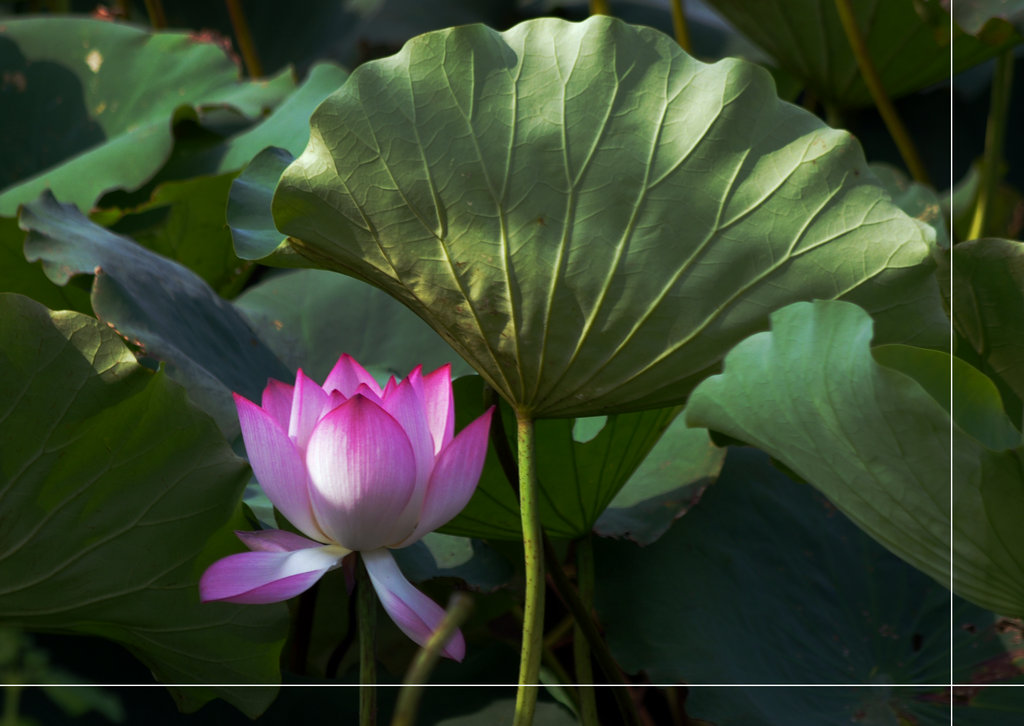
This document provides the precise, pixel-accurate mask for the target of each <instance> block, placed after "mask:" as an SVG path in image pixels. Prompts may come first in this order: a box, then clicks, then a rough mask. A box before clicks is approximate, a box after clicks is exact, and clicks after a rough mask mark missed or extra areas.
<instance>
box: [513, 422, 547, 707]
mask: <svg viewBox="0 0 1024 726" xmlns="http://www.w3.org/2000/svg"><path fill="white" fill-rule="evenodd" d="M516 433H517V441H518V444H519V446H518V449H519V511H520V514H521V516H522V520H523V552H524V555H525V559H526V599H525V603H524V604H523V645H522V651H521V652H520V657H519V688H518V690H517V691H516V714H515V719H514V720H513V722H512V723H513V724H514V726H529V725H530V724H531V723H533V710H534V708H535V706H536V704H537V688H538V684H539V682H540V659H541V653H542V651H543V648H544V556H543V551H542V548H541V529H540V511H539V508H538V501H537V469H536V462H535V460H534V456H533V419H532V418H531V417H530V415H529V414H528V413H523V412H520V411H516Z"/></svg>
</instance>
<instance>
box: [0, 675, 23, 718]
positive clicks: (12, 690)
mask: <svg viewBox="0 0 1024 726" xmlns="http://www.w3.org/2000/svg"><path fill="white" fill-rule="evenodd" d="M21 689H22V686H20V685H19V684H17V683H8V684H6V685H5V686H4V719H3V721H2V722H0V726H18V724H19V723H21V720H20V718H19V716H18V710H19V705H20V701H21Z"/></svg>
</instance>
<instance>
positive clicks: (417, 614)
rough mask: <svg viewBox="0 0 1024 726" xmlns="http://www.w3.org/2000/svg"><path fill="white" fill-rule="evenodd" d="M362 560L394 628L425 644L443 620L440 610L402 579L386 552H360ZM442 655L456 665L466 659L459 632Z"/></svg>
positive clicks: (463, 644) (457, 631)
mask: <svg viewBox="0 0 1024 726" xmlns="http://www.w3.org/2000/svg"><path fill="white" fill-rule="evenodd" d="M362 558H363V562H364V563H365V564H366V572H367V573H368V574H369V575H370V581H371V582H372V583H373V589H374V590H376V591H377V597H379V598H380V603H381V605H383V606H384V610H385V611H387V614H388V615H389V616H390V617H391V619H392V620H393V621H394V622H395V625H397V626H398V627H399V628H400V629H401V631H402V632H403V633H405V634H406V635H408V636H409V637H410V638H412V640H413V641H414V642H416V643H418V644H419V645H421V646H423V645H426V644H427V641H428V640H430V636H431V635H433V633H434V630H436V629H437V627H438V626H439V625H440V624H441V621H442V620H443V619H444V610H443V609H442V608H441V606H440V605H438V604H437V603H436V602H434V601H433V600H431V599H430V598H429V597H427V596H426V595H424V594H423V593H422V592H420V591H419V590H417V589H416V588H415V587H413V586H412V584H410V582H409V581H408V580H406V579H405V576H404V575H403V574H402V571H401V570H399V569H398V563H396V562H395V558H394V557H392V556H391V553H390V552H388V551H387V550H386V549H380V550H371V551H369V552H363V553H362ZM442 653H443V654H444V655H445V656H446V657H448V658H451V659H452V660H455V661H459V662H461V661H462V659H463V658H465V657H466V641H465V639H464V638H463V637H462V632H461V631H459V630H456V631H455V632H454V633H453V634H452V637H451V638H449V639H448V642H447V643H445V646H444V649H443V651H442Z"/></svg>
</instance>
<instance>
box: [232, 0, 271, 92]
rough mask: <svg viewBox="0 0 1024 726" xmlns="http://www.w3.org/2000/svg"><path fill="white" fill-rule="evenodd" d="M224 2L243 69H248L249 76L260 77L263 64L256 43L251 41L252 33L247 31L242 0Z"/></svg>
mask: <svg viewBox="0 0 1024 726" xmlns="http://www.w3.org/2000/svg"><path fill="white" fill-rule="evenodd" d="M224 4H225V5H227V6H228V14H229V15H230V16H231V27H232V28H234V30H235V39H236V40H238V50H239V51H240V52H241V54H242V62H243V63H245V70H246V71H248V73H249V77H250V78H262V77H263V64H262V63H260V57H259V55H257V53H256V43H254V42H253V39H252V33H251V32H250V31H249V21H248V20H246V19H245V11H244V10H242V0H224Z"/></svg>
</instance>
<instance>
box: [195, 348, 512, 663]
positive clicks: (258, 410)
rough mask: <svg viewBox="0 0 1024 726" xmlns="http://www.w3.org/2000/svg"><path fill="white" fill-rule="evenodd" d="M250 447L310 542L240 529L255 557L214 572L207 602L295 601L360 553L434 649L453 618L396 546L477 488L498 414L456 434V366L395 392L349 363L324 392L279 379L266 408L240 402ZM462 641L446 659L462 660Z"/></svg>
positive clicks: (246, 555) (402, 616) (263, 480)
mask: <svg viewBox="0 0 1024 726" xmlns="http://www.w3.org/2000/svg"><path fill="white" fill-rule="evenodd" d="M235 404H236V406H237V407H238V418H239V422H240V423H241V427H242V438H243V439H244V440H245V448H246V451H247V452H248V454H249V462H250V464H251V465H252V469H253V472H254V473H255V474H256V478H257V479H258V480H259V482H260V485H261V486H262V487H263V490H264V492H266V494H267V496H268V497H269V498H270V501H271V502H273V503H274V506H275V507H277V509H278V511H279V512H281V514H283V515H284V516H285V517H287V518H288V521H289V522H291V523H292V524H293V525H294V526H295V528H296V529H298V530H299V531H300V532H302V533H303V534H304V535H306V536H305V537H303V536H300V535H297V534H294V533H292V532H286V531H284V530H277V529H272V530H263V531H260V532H237V535H238V537H239V538H240V539H241V540H242V542H243V543H245V545H246V546H247V547H248V548H249V549H250V550H252V551H251V552H243V553H241V554H236V555H231V556H230V557H225V558H224V559H222V560H218V561H217V562H215V563H213V565H211V566H210V567H209V569H207V570H206V572H205V573H204V574H203V577H202V579H201V580H200V582H199V593H200V599H201V600H203V601H204V602H205V601H209V600H227V601H229V602H236V603H269V602H278V601H281V600H287V599H288V598H291V597H294V596H295V595H298V594H299V593H301V592H303V591H305V590H307V589H308V588H310V587H312V585H313V584H314V583H315V582H316V581H317V580H319V579H320V577H321V576H323V574H324V573H325V572H327V571H328V570H332V569H334V568H336V567H338V566H339V565H340V564H341V560H342V558H344V557H345V556H346V555H348V554H349V553H351V552H354V551H358V552H359V553H360V554H361V556H362V558H363V562H364V563H365V565H366V570H367V572H368V573H369V576H370V580H371V581H372V583H373V587H374V589H375V590H376V591H377V595H378V597H379V598H380V601H381V604H382V605H383V606H384V609H385V610H386V611H387V613H388V615H390V616H391V619H392V620H394V621H395V624H397V625H398V627H399V628H401V629H402V631H403V632H404V633H405V634H406V635H408V636H409V637H410V638H412V639H413V640H414V641H416V642H417V643H419V644H420V645H423V644H424V643H426V642H427V640H428V639H429V638H430V636H431V634H432V633H433V632H434V630H435V628H437V626H438V625H439V624H440V622H441V619H442V617H443V616H444V610H442V609H441V607H440V606H438V605H437V604H436V603H435V602H434V601H432V600H431V599H430V598H428V597H427V596H426V595H424V594H423V593H421V592H420V591H419V590H417V589H416V588H415V587H413V586H412V585H411V584H410V583H409V581H408V580H406V579H405V577H404V576H403V575H402V573H401V571H400V570H399V569H398V565H397V563H396V562H395V560H394V558H393V557H392V556H391V553H390V552H389V551H388V550H389V548H398V547H405V546H406V545H410V544H412V543H413V542H416V541H417V540H419V539H420V538H421V537H422V536H423V535H425V534H427V533H428V532H431V531H433V530H435V529H437V528H438V527H440V526H441V525H443V524H445V523H446V522H448V521H449V520H450V519H452V518H453V517H454V516H455V515H456V514H458V513H459V512H460V511H461V510H462V509H463V507H465V506H466V503H467V502H468V501H469V498H470V497H471V496H472V494H473V490H474V489H476V485H477V481H478V480H479V479H480V472H481V471H482V469H483V465H484V456H485V454H486V452H487V434H488V428H489V426H490V421H491V414H492V413H493V409H491V410H488V411H487V412H486V413H485V414H484V415H483V416H481V417H480V418H478V419H476V420H475V421H473V422H472V423H471V424H469V425H468V426H466V428H465V429H463V430H462V431H461V432H460V433H459V435H458V436H454V429H455V406H454V401H453V396H452V380H451V366H447V365H446V366H444V367H442V368H439V369H437V370H436V371H434V372H433V373H430V374H428V375H426V376H424V375H422V371H421V367H417V368H415V369H413V371H412V372H411V373H410V374H409V375H408V376H407V377H406V378H405V380H403V381H402V382H401V383H398V382H396V381H395V379H394V378H392V379H391V380H390V381H388V384H387V386H386V387H385V388H384V390H381V388H380V386H379V385H377V382H376V381H375V380H374V379H373V377H372V376H370V374H369V373H367V372H366V370H365V369H364V368H363V367H362V366H361V365H359V364H358V363H357V362H356V361H355V360H354V359H353V358H352V357H350V356H348V355H343V356H342V357H341V358H340V359H339V360H338V363H337V365H335V366H334V369H333V370H332V371H331V372H330V374H329V375H328V376H327V380H326V381H325V382H324V385H323V386H319V385H317V384H316V383H315V382H313V381H312V380H311V379H310V378H308V377H307V376H306V375H305V374H303V372H302V371H301V370H300V371H299V372H298V375H297V376H296V378H295V385H294V386H289V385H288V384H286V383H282V382H280V381H274V380H272V381H270V382H269V383H268V384H267V387H266V389H265V390H264V391H263V405H262V406H257V405H256V404H255V403H252V402H251V401H249V400H247V399H245V398H243V397H242V396H239V395H238V394H235ZM465 652H466V645H465V640H464V639H463V637H462V633H460V632H456V634H455V635H454V636H453V637H452V638H451V639H450V640H449V641H448V643H447V644H446V646H445V649H444V654H445V655H446V656H448V657H449V658H453V659H454V660H458V661H461V660H462V658H463V657H464V655H465Z"/></svg>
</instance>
